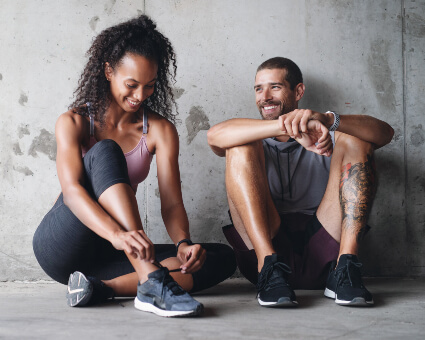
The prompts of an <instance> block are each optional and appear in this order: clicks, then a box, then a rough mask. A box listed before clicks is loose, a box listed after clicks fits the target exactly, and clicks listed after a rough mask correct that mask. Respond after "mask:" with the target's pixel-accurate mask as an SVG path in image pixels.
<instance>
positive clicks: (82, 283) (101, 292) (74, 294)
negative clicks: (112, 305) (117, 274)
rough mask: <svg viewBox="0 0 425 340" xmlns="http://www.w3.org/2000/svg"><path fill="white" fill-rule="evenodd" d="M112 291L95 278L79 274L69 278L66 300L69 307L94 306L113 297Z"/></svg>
mask: <svg viewBox="0 0 425 340" xmlns="http://www.w3.org/2000/svg"><path fill="white" fill-rule="evenodd" d="M114 295H115V294H114V291H113V289H112V288H111V287H108V286H106V285H105V284H104V283H103V282H102V281H101V280H99V279H98V278H95V277H91V276H88V277H86V276H85V275H84V274H83V273H81V272H74V273H72V274H71V275H70V276H69V280H68V291H67V293H66V299H67V303H68V306H70V307H77V306H78V307H83V306H89V305H95V304H98V303H101V302H105V301H106V300H108V299H110V298H113V297H114Z"/></svg>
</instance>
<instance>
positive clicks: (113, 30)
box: [69, 15, 177, 123]
mask: <svg viewBox="0 0 425 340" xmlns="http://www.w3.org/2000/svg"><path fill="white" fill-rule="evenodd" d="M127 53H132V54H136V55H141V56H144V57H145V58H147V59H151V60H155V61H156V62H157V64H158V74H157V82H156V84H155V91H154V93H153V94H152V95H151V96H150V97H149V98H147V99H146V100H145V101H144V103H143V106H144V107H145V108H149V109H151V110H153V111H156V112H158V113H159V114H161V115H162V116H163V117H165V118H167V119H168V120H170V121H171V122H172V123H176V116H177V104H176V102H175V99H174V95H173V91H172V88H171V86H170V83H171V82H173V83H174V82H175V77H176V71H177V65H176V55H175V53H174V49H173V47H172V45H171V43H170V41H169V40H168V39H167V38H166V37H164V36H163V35H162V34H161V33H160V32H159V31H158V30H157V29H156V24H155V23H154V22H153V21H152V20H151V19H150V18H149V17H148V16H146V15H141V16H139V17H137V18H135V19H132V20H129V21H126V22H124V23H121V24H118V25H116V26H113V27H110V28H107V29H105V30H103V31H102V32H101V33H100V34H99V35H98V36H97V37H96V38H95V39H94V41H93V44H92V46H91V47H90V49H89V50H88V51H87V56H88V57H89V61H88V62H87V64H86V66H85V68H84V71H83V72H82V74H81V77H80V79H79V81H78V87H77V89H76V90H75V92H74V96H75V100H74V102H73V103H72V104H71V105H70V106H69V108H70V109H74V112H76V113H79V114H82V115H87V114H88V109H90V112H93V113H94V114H95V118H96V119H97V120H99V121H100V122H102V123H103V122H104V115H105V112H106V110H107V108H108V106H109V105H110V97H109V93H110V89H109V82H108V81H107V79H106V77H105V73H104V72H105V63H106V62H108V63H109V64H110V66H111V67H112V68H115V67H116V66H117V65H119V63H120V62H121V60H122V58H123V57H124V56H125V55H126V54H127ZM88 102H89V103H90V108H87V107H86V106H85V105H84V104H86V103H88ZM173 105H174V106H175V107H176V113H173V111H172V106H173Z"/></svg>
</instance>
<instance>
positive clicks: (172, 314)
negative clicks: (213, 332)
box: [134, 297, 202, 318]
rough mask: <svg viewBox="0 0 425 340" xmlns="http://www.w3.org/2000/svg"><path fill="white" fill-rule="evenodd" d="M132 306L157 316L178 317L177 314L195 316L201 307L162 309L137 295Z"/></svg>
mask: <svg viewBox="0 0 425 340" xmlns="http://www.w3.org/2000/svg"><path fill="white" fill-rule="evenodd" d="M134 307H135V308H136V309H138V310H141V311H144V312H149V313H154V314H156V315H159V316H163V317H167V318H170V317H178V316H195V315H198V314H200V313H201V311H202V307H201V308H198V309H196V310H189V311H170V310H164V309H161V308H158V307H155V306H154V305H153V304H151V303H147V302H142V301H140V300H139V299H138V298H137V297H136V298H135V299H134Z"/></svg>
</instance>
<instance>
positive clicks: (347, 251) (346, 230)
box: [317, 135, 376, 306]
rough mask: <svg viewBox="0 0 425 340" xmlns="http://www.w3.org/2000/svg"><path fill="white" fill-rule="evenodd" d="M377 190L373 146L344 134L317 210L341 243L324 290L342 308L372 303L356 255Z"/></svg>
mask: <svg viewBox="0 0 425 340" xmlns="http://www.w3.org/2000/svg"><path fill="white" fill-rule="evenodd" d="M375 191H376V171H375V165H374V160H373V147H372V145H371V144H369V143H365V142H363V141H361V140H359V139H357V138H355V137H352V136H347V135H341V136H340V138H339V139H338V141H337V143H336V146H335V149H334V154H333V156H332V161H331V171H330V175H329V182H328V186H327V189H326V192H325V195H324V197H323V199H322V202H321V204H320V206H319V209H318V211H317V218H318V219H319V221H320V222H321V223H322V225H323V227H324V228H325V229H326V230H327V231H328V233H329V234H330V235H331V236H332V237H334V238H335V240H337V241H339V242H340V250H339V255H338V264H337V267H336V268H334V270H333V271H331V273H329V276H328V280H327V282H326V289H325V296H326V297H329V298H332V299H335V302H336V303H337V304H340V305H353V306H370V305H372V304H373V298H372V295H371V294H370V292H369V291H368V290H367V289H366V287H364V285H363V283H362V279H361V273H360V270H359V266H360V265H359V264H358V263H357V262H358V259H357V253H358V247H359V240H360V238H361V236H362V235H363V232H364V230H365V226H366V222H367V218H368V215H369V212H370V209H371V207H372V203H373V199H374V196H375Z"/></svg>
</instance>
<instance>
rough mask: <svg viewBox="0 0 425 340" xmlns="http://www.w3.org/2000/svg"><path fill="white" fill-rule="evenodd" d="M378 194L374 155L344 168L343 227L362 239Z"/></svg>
mask: <svg viewBox="0 0 425 340" xmlns="http://www.w3.org/2000/svg"><path fill="white" fill-rule="evenodd" d="M375 192H376V168H375V160H374V158H373V154H372V153H370V154H368V155H367V161H366V162H364V163H355V164H351V163H348V164H346V165H343V166H342V173H341V182H340V186H339V200H340V204H341V210H342V226H343V228H345V229H346V230H347V231H350V232H351V233H352V234H355V235H357V241H359V239H361V236H362V234H363V229H364V227H365V225H366V221H367V218H368V215H369V212H370V208H371V206H372V202H373V198H374V197H375Z"/></svg>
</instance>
